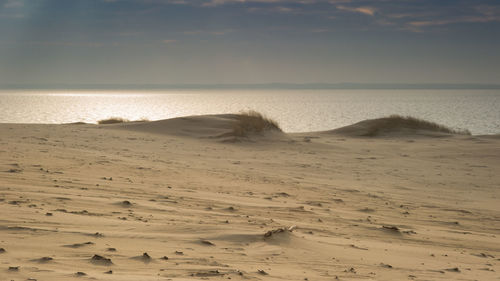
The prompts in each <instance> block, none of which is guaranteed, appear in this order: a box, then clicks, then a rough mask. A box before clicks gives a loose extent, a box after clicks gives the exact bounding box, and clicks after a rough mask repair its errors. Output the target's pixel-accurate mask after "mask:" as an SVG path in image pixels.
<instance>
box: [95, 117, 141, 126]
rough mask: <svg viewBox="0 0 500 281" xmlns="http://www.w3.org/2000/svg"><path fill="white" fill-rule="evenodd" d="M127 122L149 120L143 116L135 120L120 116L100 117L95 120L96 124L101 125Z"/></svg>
mask: <svg viewBox="0 0 500 281" xmlns="http://www.w3.org/2000/svg"><path fill="white" fill-rule="evenodd" d="M128 122H150V120H149V119H147V118H144V117H143V118H141V119H138V120H135V121H130V120H128V119H125V118H121V117H110V118H108V119H102V120H99V121H97V124H99V125H102V124H117V123H128Z"/></svg>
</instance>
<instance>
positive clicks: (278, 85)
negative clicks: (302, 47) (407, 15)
mask: <svg viewBox="0 0 500 281" xmlns="http://www.w3.org/2000/svg"><path fill="white" fill-rule="evenodd" d="M0 89H1V90H35V89H40V90H66V89H68V90H70V89H71V90H100V89H102V90H113V89H115V90H139V89H144V90H162V89H165V90H167V89H193V90H198V89H199V90H202V89H207V90H211V89H213V90H217V89H219V90H223V89H242V90H243V89H248V90H251V89H256V90H258V89H276V90H278V89H283V90H293V89H297V90H316V89H317V90H328V89H332V90H335V89H345V90H349V89H352V90H356V89H358V90H391V89H394V90H404V89H408V90H410V89H416V90H417V89H418V90H439V89H442V90H460V89H463V90H474V89H477V90H479V89H485V90H496V89H500V84H492V83H351V82H342V83H282V82H274V83H218V84H208V83H178V84H154V83H151V84H148V83H144V84H139V83H137V84H122V83H109V84H102V83H86V84H58V83H50V84H48V83H47V84H36V83H33V84H3V85H2V84H0Z"/></svg>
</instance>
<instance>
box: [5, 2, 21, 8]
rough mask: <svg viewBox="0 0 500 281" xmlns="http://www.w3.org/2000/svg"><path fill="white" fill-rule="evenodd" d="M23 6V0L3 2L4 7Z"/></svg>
mask: <svg viewBox="0 0 500 281" xmlns="http://www.w3.org/2000/svg"><path fill="white" fill-rule="evenodd" d="M23 6H24V0H7V2H5V4H3V7H4V8H18V7H23Z"/></svg>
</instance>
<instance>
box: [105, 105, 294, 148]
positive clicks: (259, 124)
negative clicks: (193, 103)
mask: <svg viewBox="0 0 500 281" xmlns="http://www.w3.org/2000/svg"><path fill="white" fill-rule="evenodd" d="M106 127H108V128H117V129H125V130H131V131H139V132H147V133H151V134H161V135H173V136H185V137H192V138H208V139H217V140H220V141H241V140H245V139H254V138H255V137H260V138H262V137H272V138H275V137H279V136H284V134H283V133H282V131H281V129H280V128H279V126H278V124H277V123H276V122H274V121H272V120H271V119H268V118H266V117H264V116H263V115H261V114H260V113H257V112H254V111H250V112H243V113H241V114H217V115H197V116H186V117H178V118H172V119H165V120H158V121H151V122H124V123H117V124H112V125H106Z"/></svg>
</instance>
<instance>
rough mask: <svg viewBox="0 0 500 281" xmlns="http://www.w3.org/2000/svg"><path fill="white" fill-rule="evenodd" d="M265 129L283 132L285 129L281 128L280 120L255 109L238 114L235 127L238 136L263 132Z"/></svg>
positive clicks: (235, 133)
mask: <svg viewBox="0 0 500 281" xmlns="http://www.w3.org/2000/svg"><path fill="white" fill-rule="evenodd" d="M265 131H278V132H282V131H283V130H281V128H280V126H279V125H278V122H276V121H274V120H273V119H270V118H268V117H266V116H264V115H262V114H261V113H259V112H257V111H254V110H249V111H243V112H241V113H240V114H238V116H237V120H236V122H235V124H234V127H233V133H234V135H235V136H238V137H245V136H248V135H249V134H252V133H253V134H255V133H263V132H265Z"/></svg>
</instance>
